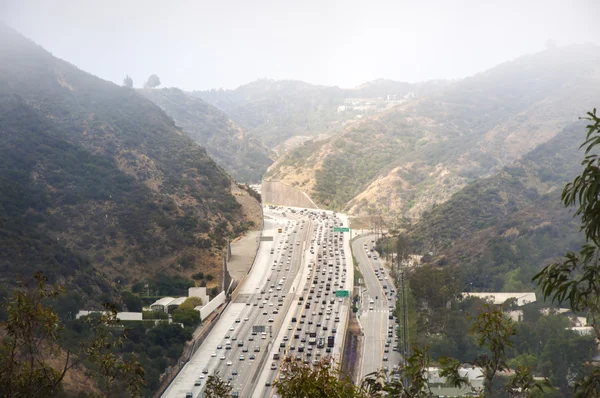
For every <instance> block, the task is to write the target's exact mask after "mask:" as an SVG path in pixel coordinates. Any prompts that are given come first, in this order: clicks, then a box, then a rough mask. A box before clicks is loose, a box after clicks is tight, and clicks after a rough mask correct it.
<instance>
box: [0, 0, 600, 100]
mask: <svg viewBox="0 0 600 398" xmlns="http://www.w3.org/2000/svg"><path fill="white" fill-rule="evenodd" d="M0 7H1V8H0V18H2V19H4V20H5V22H7V23H8V24H9V25H11V26H12V27H14V28H16V29H17V30H19V31H20V32H22V33H23V34H25V35H26V36H28V37H29V38H31V39H32V40H34V41H36V42H37V43H39V44H41V45H42V46H44V47H45V48H46V49H48V50H49V51H51V52H52V53H54V54H55V55H57V56H59V57H61V58H64V59H66V60H68V61H70V62H72V63H74V64H75V65H77V66H78V67H80V68H82V69H84V70H86V71H89V72H91V73H93V74H95V75H97V76H100V77H102V78H105V79H108V80H111V81H113V82H115V83H118V84H120V83H121V81H122V80H123V77H124V76H125V75H126V74H129V75H130V76H132V77H133V79H134V83H135V85H136V86H140V85H141V84H142V83H143V81H144V80H145V79H146V78H147V77H148V75H150V74H151V73H156V74H158V75H159V76H160V78H161V80H162V82H163V86H177V87H181V88H185V89H208V88H219V87H223V88H235V87H237V86H239V85H241V84H245V83H248V82H250V81H253V80H255V79H257V78H274V79H297V80H304V81H307V82H310V83H315V84H324V85H339V86H341V87H353V86H356V85H358V84H360V83H363V82H365V81H369V80H373V79H376V78H389V79H394V80H400V81H409V82H415V81H423V80H429V79H441V78H444V79H447V78H460V77H465V76H469V75H472V74H474V73H476V72H480V71H483V70H485V69H487V68H490V67H493V66H495V65H497V64H499V63H501V62H504V61H508V60H510V59H513V58H515V57H518V56H520V55H522V54H526V53H531V52H536V51H539V50H542V49H543V48H544V46H545V44H546V42H547V41H548V40H549V39H552V40H555V41H556V43H557V44H558V45H566V44H570V43H584V42H592V43H597V44H598V43H600V28H599V26H600V24H599V23H598V20H597V18H598V16H600V1H596V0H573V1H562V0H526V1H522V0H519V1H513V0H510V1H509V0H506V1H495V2H492V1H482V0H474V1H457V0H453V1H448V0H437V1H434V0H430V1H416V0H413V1H405V0H370V1H364V0H360V1H359V0H345V1H332V0H302V1H294V2H292V1H284V0H272V1H268V0H219V1H214V0H210V1H206V0H201V1H198V0H196V1H194V0H187V1H184V0H177V1H164V0H161V1H158V0H101V1H99V0H94V1H91V0H90V1H88V0H53V1H44V0H37V1H36V0H0Z"/></svg>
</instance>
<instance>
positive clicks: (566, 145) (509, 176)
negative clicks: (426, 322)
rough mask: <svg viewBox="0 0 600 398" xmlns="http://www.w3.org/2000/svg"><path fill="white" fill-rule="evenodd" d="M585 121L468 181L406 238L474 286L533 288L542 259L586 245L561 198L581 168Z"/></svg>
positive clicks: (495, 288) (558, 255)
mask: <svg viewBox="0 0 600 398" xmlns="http://www.w3.org/2000/svg"><path fill="white" fill-rule="evenodd" d="M584 126H585V124H584V123H576V124H574V125H572V126H569V127H568V128H566V129H565V130H563V131H561V132H560V133H559V134H557V135H556V136H555V137H554V138H552V139H551V140H550V141H548V142H546V143H544V144H542V145H540V146H539V147H538V148H536V149H535V150H533V151H531V152H530V153H528V154H527V155H525V156H524V157H523V158H522V159H519V160H517V161H515V162H514V163H513V164H511V165H510V166H507V167H505V168H503V169H502V170H501V171H500V172H498V173H496V174H495V175H493V176H492V177H489V178H485V179H482V180H479V181H476V182H474V183H472V184H469V185H468V186H466V187H465V188H463V189H462V190H460V191H458V192H457V193H455V194H454V195H453V196H452V197H451V199H450V200H448V201H447V202H445V203H443V204H441V205H439V206H437V207H436V208H435V209H433V210H432V211H430V212H427V213H425V214H424V216H423V218H422V219H421V220H420V221H419V223H417V224H416V225H415V226H414V227H413V228H411V229H410V232H409V237H410V238H411V240H412V241H414V242H417V244H416V247H418V248H419V250H420V251H421V252H422V253H428V252H433V254H434V256H433V258H432V259H431V260H430V261H431V262H432V263H434V264H443V265H444V266H458V267H459V269H461V270H462V275H463V280H464V282H465V285H466V286H469V285H470V284H471V283H472V284H473V285H472V286H473V288H475V289H476V290H479V289H484V290H492V291H498V290H507V291H514V290H524V289H531V288H532V287H533V286H532V284H531V278H532V277H533V275H534V274H535V273H536V272H538V271H539V270H540V269H541V267H542V266H543V265H546V264H547V263H548V262H550V261H551V260H554V259H556V258H558V257H561V256H563V255H564V254H565V253H566V251H567V250H576V249H578V248H579V246H580V245H581V244H582V243H583V235H582V233H581V232H580V230H579V223H578V220H577V219H574V218H573V212H572V210H570V209H565V208H564V207H563V205H562V203H561V199H560V197H561V192H562V188H563V187H564V185H565V184H566V183H567V182H569V181H571V180H572V179H573V178H574V177H575V176H576V175H578V174H579V172H580V169H581V165H580V162H581V159H582V157H583V154H582V152H581V151H578V148H579V145H580V143H581V142H583V140H584V139H585V133H586V130H585V127H584Z"/></svg>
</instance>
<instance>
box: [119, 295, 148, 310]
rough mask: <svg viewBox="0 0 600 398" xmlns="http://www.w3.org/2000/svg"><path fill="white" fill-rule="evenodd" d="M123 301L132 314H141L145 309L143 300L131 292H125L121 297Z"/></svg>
mask: <svg viewBox="0 0 600 398" xmlns="http://www.w3.org/2000/svg"><path fill="white" fill-rule="evenodd" d="M121 298H122V299H123V303H124V304H125V305H126V306H127V311H131V312H141V311H142V308H143V307H144V303H143V302H142V299H141V298H139V297H138V295H137V294H133V293H131V292H123V294H122V295H121Z"/></svg>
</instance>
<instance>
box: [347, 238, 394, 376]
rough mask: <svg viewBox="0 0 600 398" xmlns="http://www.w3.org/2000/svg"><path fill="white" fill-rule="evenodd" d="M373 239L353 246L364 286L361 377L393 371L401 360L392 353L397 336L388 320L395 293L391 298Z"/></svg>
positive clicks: (361, 321)
mask: <svg viewBox="0 0 600 398" xmlns="http://www.w3.org/2000/svg"><path fill="white" fill-rule="evenodd" d="M374 239H375V235H368V236H364V237H359V238H357V239H355V240H354V242H353V243H352V251H353V253H354V257H355V258H356V261H357V262H358V267H359V269H360V272H361V273H362V275H363V278H364V283H365V290H363V297H362V306H361V310H360V318H359V320H360V324H361V326H362V328H363V333H364V336H365V337H364V344H363V356H362V361H361V369H360V377H361V378H363V377H364V376H366V375H367V374H369V373H372V372H375V371H377V370H379V369H381V368H385V367H389V368H392V366H394V365H397V364H398V363H399V361H400V356H399V355H398V353H397V352H395V351H393V350H392V347H393V346H394V345H395V337H396V334H395V330H394V325H395V322H394V320H390V319H389V316H390V315H391V311H392V310H393V308H394V307H393V306H394V305H395V294H393V295H391V291H392V290H395V289H394V286H393V284H392V281H391V278H389V276H388V272H387V270H385V269H384V266H383V261H381V260H380V259H378V258H377V252H376V251H371V249H372V248H373V246H374V244H375V243H374ZM384 287H385V288H384ZM390 332H392V334H390Z"/></svg>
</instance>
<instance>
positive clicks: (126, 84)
mask: <svg viewBox="0 0 600 398" xmlns="http://www.w3.org/2000/svg"><path fill="white" fill-rule="evenodd" d="M123 87H127V88H133V79H132V78H131V77H129V75H127V76H125V79H123Z"/></svg>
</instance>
